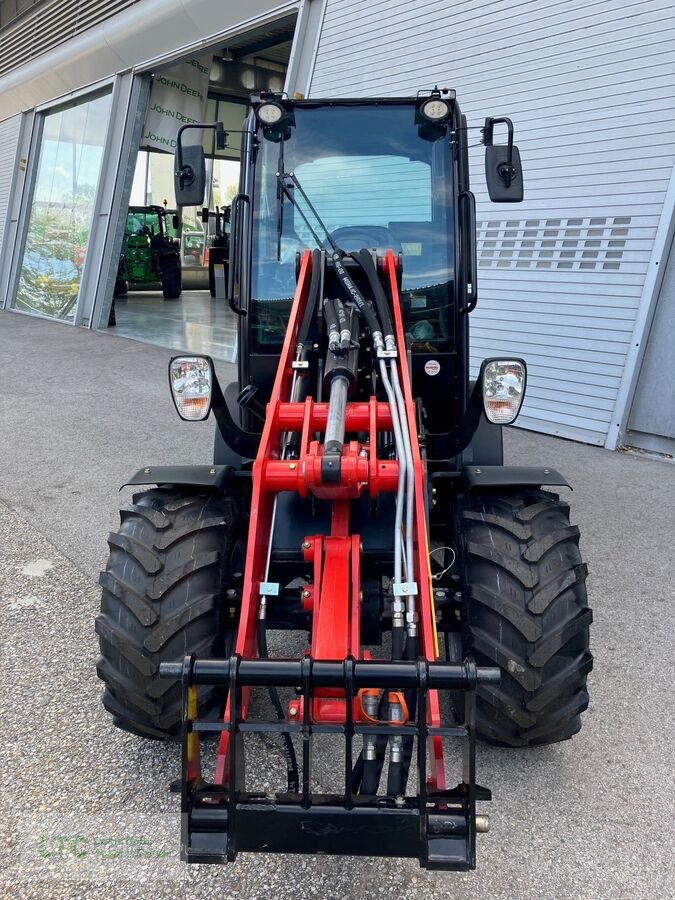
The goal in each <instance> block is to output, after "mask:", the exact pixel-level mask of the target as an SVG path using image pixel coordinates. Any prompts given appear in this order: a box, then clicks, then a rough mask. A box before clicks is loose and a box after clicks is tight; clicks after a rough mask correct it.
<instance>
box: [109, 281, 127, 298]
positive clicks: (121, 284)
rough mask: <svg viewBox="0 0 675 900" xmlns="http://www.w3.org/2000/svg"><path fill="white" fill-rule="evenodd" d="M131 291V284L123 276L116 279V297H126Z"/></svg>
mask: <svg viewBox="0 0 675 900" xmlns="http://www.w3.org/2000/svg"><path fill="white" fill-rule="evenodd" d="M128 293H129V285H128V284H127V282H126V281H125V280H124V279H123V278H118V279H117V280H116V281H115V293H114V294H113V296H114V297H125V296H126V295H127V294H128Z"/></svg>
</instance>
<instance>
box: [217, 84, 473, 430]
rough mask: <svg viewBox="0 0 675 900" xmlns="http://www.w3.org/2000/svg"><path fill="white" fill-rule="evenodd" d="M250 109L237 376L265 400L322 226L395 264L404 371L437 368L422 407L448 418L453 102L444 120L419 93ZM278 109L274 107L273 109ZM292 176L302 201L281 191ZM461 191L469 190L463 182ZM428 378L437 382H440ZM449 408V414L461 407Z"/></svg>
mask: <svg viewBox="0 0 675 900" xmlns="http://www.w3.org/2000/svg"><path fill="white" fill-rule="evenodd" d="M275 103H276V105H278V106H279V107H280V109H281V115H280V116H279V119H278V121H277V122H275V123H273V124H268V123H267V122H265V120H264V117H265V114H266V110H265V105H266V104H265V98H264V97H263V98H260V100H259V102H258V103H257V104H256V103H254V104H253V111H252V113H251V115H250V117H249V119H248V121H247V124H246V129H247V133H246V135H245V141H244V156H243V162H244V164H243V166H242V182H241V193H240V195H239V197H238V198H235V201H234V203H233V216H232V218H233V232H232V242H233V247H234V248H235V249H234V250H233V259H234V268H233V279H232V282H233V284H232V286H233V291H234V294H235V303H236V305H237V306H239V307H241V308H242V310H246V312H247V315H246V316H242V318H241V320H240V333H239V334H240V354H239V383H240V384H241V385H247V384H253V385H255V386H256V387H257V388H258V391H259V397H260V399H261V400H262V401H263V402H264V401H265V400H266V398H267V396H269V391H270V389H271V384H272V380H273V378H274V374H275V372H276V367H277V363H278V358H279V351H280V349H281V345H282V342H283V338H284V333H285V326H286V322H287V320H288V315H289V312H290V308H291V303H292V298H293V294H294V291H295V283H296V269H297V262H298V259H299V256H300V254H301V253H302V252H303V251H304V250H306V249H310V250H311V249H315V248H316V247H321V243H320V241H321V240H322V237H323V233H322V226H324V227H325V229H327V230H328V231H329V232H330V235H331V236H332V238H333V240H334V241H335V242H336V243H337V244H338V245H339V247H340V249H342V250H344V251H345V252H347V253H350V252H357V251H359V250H361V249H362V248H364V247H365V248H368V249H370V250H376V251H377V253H378V254H380V255H383V254H384V253H385V252H386V251H387V250H393V251H394V253H395V254H396V255H397V256H398V259H399V262H400V279H401V296H402V307H403V314H404V319H405V330H406V336H407V340H408V346H409V349H410V351H411V353H412V354H413V369H414V372H415V373H420V377H421V378H426V379H427V380H430V378H431V376H429V375H428V374H427V373H425V368H424V367H425V365H426V364H427V363H428V362H429V360H434V362H433V364H432V365H431V366H429V365H427V370H430V371H432V372H435V371H436V366H438V368H440V369H441V370H442V372H443V374H444V377H443V379H436V382H440V381H441V380H443V381H444V382H445V385H444V389H443V390H442V391H436V398H435V399H430V401H429V403H428V404H426V405H427V406H428V407H429V410H428V412H429V413H430V414H431V415H432V416H433V415H434V412H435V411H436V407H437V408H438V414H439V415H440V414H441V410H442V414H443V415H444V416H445V421H446V422H447V409H448V396H447V390H448V388H449V387H450V386H451V385H452V388H451V393H452V394H453V395H454V397H455V401H456V404H459V407H461V405H462V400H461V397H460V394H461V391H460V386H461V385H462V383H465V382H466V381H467V375H468V373H467V370H466V365H467V362H466V360H467V354H466V316H463V315H462V314H461V307H462V305H463V301H462V297H461V294H462V292H463V291H464V289H465V284H464V283H465V280H466V278H465V277H464V276H463V270H462V263H461V259H460V255H461V253H462V243H461V241H458V239H457V234H458V229H459V228H461V223H460V222H459V220H458V216H459V215H461V211H460V212H459V213H458V204H457V195H458V190H459V188H460V186H461V181H462V177H463V174H462V173H463V166H462V164H461V156H462V145H460V143H459V140H460V136H461V139H462V141H463V144H465V138H464V137H463V135H464V134H465V132H461V131H459V130H458V128H457V126H458V123H459V122H460V121H461V117H460V113H459V109H458V107H457V105H456V103H455V102H454V99H449V100H448V102H447V109H448V114H447V116H446V117H444V119H443V121H441V122H436V123H432V122H429V121H428V120H425V119H424V117H423V116H421V115H420V100H419V99H417V98H411V99H386V100H384V99H383V100H376V101H373V100H367V101H358V100H342V101H314V100H312V101H286V100H279V101H275ZM277 115H278V114H277ZM279 173H292V174H293V175H294V176H295V178H296V179H297V181H298V182H299V184H300V186H301V188H302V192H303V194H304V196H303V195H302V194H301V193H300V191H297V190H296V191H294V193H295V196H294V197H290V198H289V197H288V196H286V195H285V194H284V192H283V191H281V190H280V186H279ZM467 186H468V185H467ZM438 386H439V385H438V384H437V383H434V387H438ZM459 407H458V412H459V411H460V410H459Z"/></svg>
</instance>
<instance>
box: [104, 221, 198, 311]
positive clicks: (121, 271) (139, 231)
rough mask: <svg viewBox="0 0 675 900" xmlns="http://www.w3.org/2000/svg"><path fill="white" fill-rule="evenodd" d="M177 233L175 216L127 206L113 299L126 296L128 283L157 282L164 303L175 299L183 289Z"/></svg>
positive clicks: (178, 223) (178, 224) (177, 222)
mask: <svg viewBox="0 0 675 900" xmlns="http://www.w3.org/2000/svg"><path fill="white" fill-rule="evenodd" d="M179 231H180V220H179V217H178V215H177V214H176V213H172V212H171V211H170V210H166V209H164V207H163V206H130V207H129V212H128V213H127V221H126V227H125V229H124V240H123V245H122V255H121V256H120V263H119V268H118V270H117V279H116V281H115V297H121V296H123V295H124V294H126V293H127V291H128V290H129V285H130V284H137V285H148V284H152V283H154V282H160V284H161V285H162V293H163V295H164V299H165V300H178V298H179V297H180V295H181V293H182V290H183V277H182V269H181V264H180V243H179V241H178V240H177V239H176V237H175V235H176V234H177V233H178V232H179Z"/></svg>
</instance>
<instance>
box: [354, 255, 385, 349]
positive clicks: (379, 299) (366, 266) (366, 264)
mask: <svg viewBox="0 0 675 900" xmlns="http://www.w3.org/2000/svg"><path fill="white" fill-rule="evenodd" d="M352 257H353V258H354V259H356V261H357V262H358V263H359V265H360V266H361V268H362V269H363V271H364V272H365V275H366V278H367V279H368V284H369V285H370V289H371V291H372V292H373V297H374V298H375V308H376V309H377V315H378V316H379V319H380V322H381V323H382V333H383V334H384V338H385V342H386V339H387V338H388V337H391V338H393V337H394V328H393V326H392V323H391V315H390V313H389V304H388V303H387V297H386V295H385V293H384V288H383V287H382V282H381V281H380V279H379V278H378V277H377V270H376V269H375V263H374V262H373V257H372V256H371V255H370V251H369V250H366V249H363V250H359V252H358V253H356V254H352Z"/></svg>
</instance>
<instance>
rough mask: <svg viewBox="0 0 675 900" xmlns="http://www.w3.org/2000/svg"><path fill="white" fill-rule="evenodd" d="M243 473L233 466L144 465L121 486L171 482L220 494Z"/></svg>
mask: <svg viewBox="0 0 675 900" xmlns="http://www.w3.org/2000/svg"><path fill="white" fill-rule="evenodd" d="M244 474H245V473H241V472H238V471H237V470H236V469H235V468H234V466H215V465H213V466H146V468H144V469H139V470H138V472H136V474H135V475H134V476H133V477H132V478H130V479H129V481H127V482H125V484H123V485H122V487H127V486H129V485H134V484H157V485H160V484H173V485H179V486H181V487H197V488H201V489H202V490H206V491H215V492H217V493H219V494H222V493H224V492H225V489H226V488H227V485H228V484H229V483H230V481H231V480H232V479H233V478H236V477H242V476H244ZM120 490H122V488H120Z"/></svg>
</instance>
